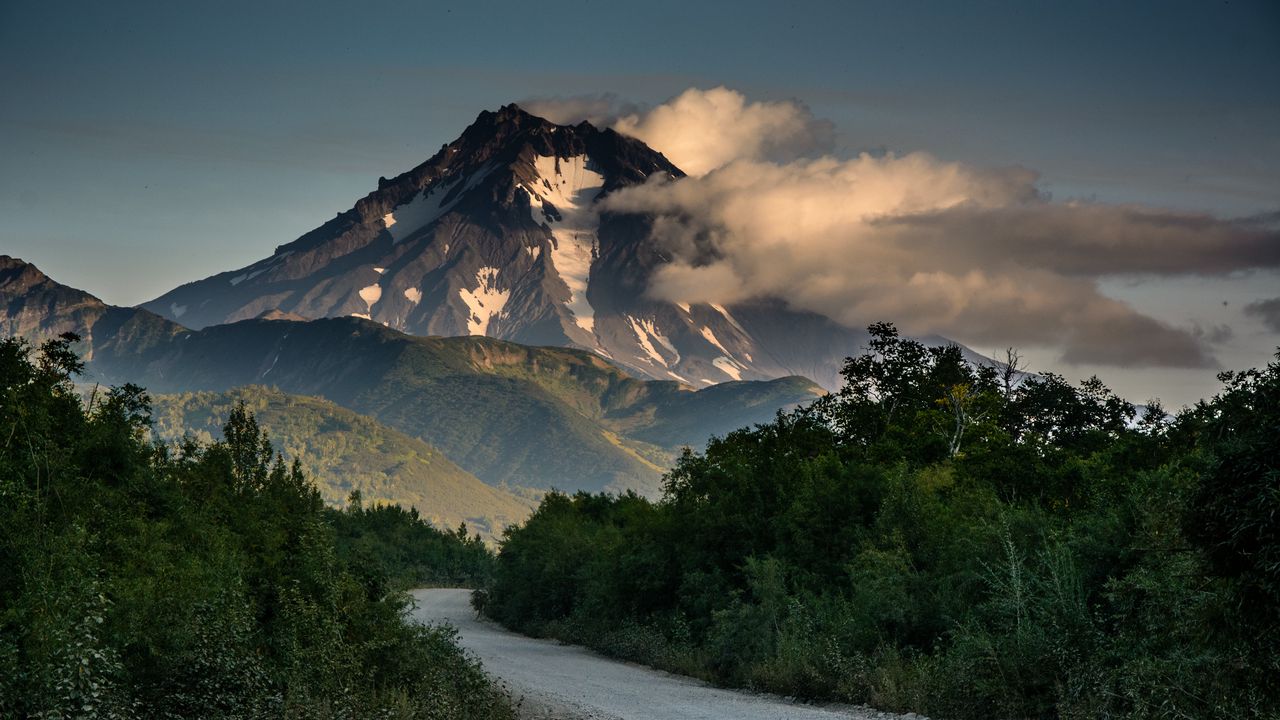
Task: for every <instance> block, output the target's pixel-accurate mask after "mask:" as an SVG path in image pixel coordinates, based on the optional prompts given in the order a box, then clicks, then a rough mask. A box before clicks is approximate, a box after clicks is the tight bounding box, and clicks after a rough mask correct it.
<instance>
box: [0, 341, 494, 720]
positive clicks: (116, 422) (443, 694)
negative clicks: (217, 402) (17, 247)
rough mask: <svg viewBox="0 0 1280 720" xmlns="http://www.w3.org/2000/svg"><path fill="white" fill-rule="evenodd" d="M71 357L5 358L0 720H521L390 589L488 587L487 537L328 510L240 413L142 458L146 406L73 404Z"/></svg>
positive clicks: (371, 511)
mask: <svg viewBox="0 0 1280 720" xmlns="http://www.w3.org/2000/svg"><path fill="white" fill-rule="evenodd" d="M73 341H74V337H71V336H68V337H64V338H63V339H61V340H55V341H51V342H48V343H46V344H45V345H43V346H42V348H41V350H40V351H39V352H33V351H32V349H31V348H30V347H29V346H28V345H27V344H26V343H25V342H24V341H22V340H17V339H9V340H4V341H0V717H15V718H18V717H21V718H188V717H202V718H261V717H287V718H442V719H443V718H459V719H463V718H468V719H469V718H509V717H512V716H513V713H512V710H511V708H510V707H509V705H508V703H507V700H506V698H505V697H504V696H503V695H502V694H501V693H500V692H499V691H498V690H497V689H496V688H495V687H494V686H492V685H491V684H490V682H489V680H488V679H487V678H486V677H485V675H484V674H483V673H482V672H481V670H480V668H479V666H478V664H477V663H476V662H474V661H473V660H471V659H469V658H468V657H466V656H465V655H464V654H463V653H462V651H461V650H460V649H459V648H458V647H457V645H456V644H455V643H454V638H453V635H452V633H451V631H449V630H446V629H440V628H425V627H421V626H417V625H414V624H412V623H410V622H408V621H407V619H406V617H405V610H406V608H407V604H408V598H407V596H406V595H405V594H403V593H402V592H400V591H399V588H402V587H404V586H405V585H407V584H409V583H413V582H420V581H423V580H424V579H425V580H432V581H437V582H440V581H448V582H470V581H477V580H479V579H481V578H483V577H484V576H485V574H486V573H487V572H488V571H487V570H486V567H487V564H488V563H489V562H491V561H490V560H489V559H488V557H489V556H488V554H487V553H486V552H485V550H484V548H483V547H482V546H481V544H480V542H479V540H477V539H475V538H474V537H467V534H466V532H465V531H464V530H459V531H457V532H440V531H437V530H434V529H433V528H430V527H429V526H428V525H426V523H424V522H422V521H421V519H420V518H418V517H417V515H416V513H413V512H406V511H403V510H401V509H399V508H364V507H362V506H361V505H360V504H356V506H354V507H352V508H350V509H348V510H346V511H341V512H340V511H335V510H327V509H325V507H324V505H323V503H322V502H321V498H320V495H319V493H318V492H317V490H316V488H315V486H314V485H312V484H311V483H310V482H309V481H308V479H307V478H306V476H305V475H304V473H303V470H302V468H301V467H300V466H299V465H298V464H297V463H296V462H295V463H294V464H293V465H291V466H290V465H287V464H286V463H285V462H284V460H283V459H282V458H281V456H280V455H278V454H277V453H276V452H275V451H274V450H273V448H272V446H271V443H270V441H269V440H268V438H267V436H266V434H265V433H264V432H263V431H262V430H261V429H260V428H259V427H258V425H257V422H256V420H255V419H254V416H253V415H252V414H251V413H249V412H247V411H246V410H245V409H244V408H243V406H240V407H238V408H236V409H234V410H233V411H232V412H231V413H230V417H229V418H228V420H227V423H226V426H225V427H224V429H223V439H222V440H219V441H217V442H211V443H199V442H196V441H194V440H187V441H185V442H183V443H180V444H178V445H176V446H165V445H158V444H151V443H149V442H148V441H147V440H146V438H147V436H148V427H149V424H150V406H149V405H150V403H149V398H148V396H147V394H146V393H145V392H144V391H143V390H142V389H141V388H139V387H136V386H131V385H125V386H123V387H119V388H115V389H112V390H109V391H106V392H103V393H99V394H97V395H96V396H95V397H94V398H92V399H91V401H90V402H88V403H87V404H86V403H85V402H83V401H82V399H81V397H80V396H79V395H78V394H77V392H76V389H75V387H74V386H73V378H74V376H75V375H76V373H77V372H78V371H79V369H80V368H81V367H82V366H81V363H80V361H79V359H78V358H77V357H76V356H75V354H74V353H73V352H72V351H71V349H70V348H71V346H72V342H73ZM410 555H412V558H409V557H408V556H410Z"/></svg>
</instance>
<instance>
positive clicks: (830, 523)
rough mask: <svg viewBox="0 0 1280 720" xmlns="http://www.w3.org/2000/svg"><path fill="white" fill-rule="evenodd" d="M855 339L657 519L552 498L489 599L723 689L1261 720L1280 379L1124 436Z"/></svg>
mask: <svg viewBox="0 0 1280 720" xmlns="http://www.w3.org/2000/svg"><path fill="white" fill-rule="evenodd" d="M870 329H871V332H872V335H873V338H874V340H873V342H872V343H871V347H870V351H869V352H867V353H866V354H864V355H862V356H860V357H856V358H851V359H850V360H849V361H848V362H847V364H846V367H845V368H844V377H845V381H846V385H845V387H844V389H843V390H842V391H841V392H840V393H838V394H834V395H832V396H829V397H827V398H826V399H824V400H822V401H820V402H818V403H817V404H815V405H814V406H813V407H811V408H807V409H805V410H802V411H798V412H794V413H791V414H787V415H780V416H779V417H778V418H777V419H776V421H775V422H773V423H771V424H768V425H764V426H758V427H756V428H754V429H748V430H741V431H738V432H734V433H732V434H730V435H728V436H727V437H725V438H723V439H717V440H713V441H712V442H711V443H710V444H709V445H708V446H707V447H706V449H705V451H704V452H702V453H701V454H689V453H687V454H685V456H684V457H683V458H682V459H681V460H680V462H679V464H678V466H677V467H676V468H675V469H674V470H673V471H672V472H671V473H670V474H669V475H668V476H667V477H666V479H665V487H664V491H665V492H664V496H663V499H662V500H661V501H660V502H657V503H652V502H649V501H647V500H645V499H642V498H639V497H636V496H634V495H625V496H622V497H609V496H591V495H586V494H578V495H575V496H572V497H568V496H565V495H560V494H553V495H550V496H548V497H547V498H546V499H545V501H544V502H543V503H542V505H541V507H540V508H538V510H537V512H536V513H534V515H533V516H532V517H531V518H530V519H529V520H528V521H527V522H526V523H525V524H524V525H523V526H522V527H519V528H516V529H513V530H510V531H508V534H507V537H506V539H505V542H504V543H503V545H502V549H501V553H500V556H499V562H498V569H497V572H496V575H495V578H494V582H493V584H492V585H491V587H490V588H489V589H488V591H487V592H485V593H483V594H481V595H479V596H478V598H477V600H478V602H482V603H484V607H485V609H486V612H488V613H489V614H491V615H492V616H493V617H495V618H497V619H498V620H500V621H501V622H503V623H504V624H507V625H509V626H512V627H515V628H518V629H520V630H523V631H526V632H531V633H534V634H545V635H551V636H555V637H559V638H562V639H566V640H569V641H572V642H578V643H584V644H587V645H591V646H593V647H595V648H598V649H600V650H603V651H605V652H607V653H611V654H614V655H617V656H621V657H625V658H629V659H634V660H638V661H641V662H645V663H649V664H654V665H657V666H661V667H664V668H668V669H672V670H675V671H679V672H684V673H688V674H692V675H696V676H701V677H704V678H707V679H710V680H713V681H716V682H719V683H725V684H731V685H740V686H747V687H752V688H757V689H761V690H768V691H774V692H779V693H785V694H791V695H797V696H800V697H804V698H815V699H834V700H840V701H849V702H854V703H870V704H872V705H875V706H877V707H880V708H885V709H891V710H899V711H906V710H912V711H916V712H922V713H927V714H930V715H933V716H936V717H944V718H990V717H1038V718H1053V717H1061V718H1097V717H1133V718H1156V717H1161V718H1164V717H1167V718H1174V717H1178V718H1228V717H1229V718H1242V717H1263V716H1276V714H1277V711H1278V708H1280V682H1277V678H1280V476H1278V470H1277V468H1278V465H1280V362H1277V363H1273V364H1272V365H1270V366H1269V367H1268V368H1266V369H1265V370H1263V371H1248V372H1241V373H1224V374H1223V375H1222V376H1221V379H1222V381H1223V382H1224V388H1223V390H1222V391H1221V393H1220V394H1219V395H1218V396H1217V397H1215V398H1214V399H1213V400H1210V401H1207V402H1201V403H1199V404H1197V405H1196V406H1195V407H1192V408H1190V409H1187V410H1185V411H1183V412H1182V413H1180V414H1179V415H1178V416H1177V417H1176V418H1170V417H1168V416H1167V415H1166V414H1165V412H1164V411H1163V410H1161V409H1160V408H1159V407H1151V408H1149V409H1148V410H1147V412H1146V413H1145V414H1144V415H1143V416H1142V417H1140V418H1139V417H1137V416H1136V411H1135V408H1134V407H1133V406H1132V405H1130V404H1128V403H1126V402H1124V401H1123V400H1121V399H1120V398H1119V397H1117V396H1116V395H1115V394H1113V393H1112V392H1111V391H1109V390H1108V389H1107V388H1106V387H1104V386H1103V385H1102V383H1100V382H1098V381H1097V380H1096V379H1092V380H1089V381H1087V382H1085V383H1083V384H1081V385H1079V386H1073V385H1071V384H1069V383H1067V382H1066V381H1065V380H1064V379H1063V378H1061V377H1058V376H1056V375H1051V374H1048V375H1024V374H1021V373H1019V372H1016V367H999V368H997V367H980V368H975V367H973V366H972V365H970V364H969V363H967V362H966V361H965V360H964V358H963V357H962V356H961V353H960V351H959V350H958V349H957V348H954V347H932V348H929V347H924V346H923V345H921V344H920V343H917V342H914V341H911V340H906V339H903V338H900V337H899V336H898V335H897V332H896V330H895V329H894V328H893V327H892V326H891V325H886V324H881V325H875V326H872V327H871V328H870ZM1011 358H1012V356H1011ZM1012 365H1016V363H1012Z"/></svg>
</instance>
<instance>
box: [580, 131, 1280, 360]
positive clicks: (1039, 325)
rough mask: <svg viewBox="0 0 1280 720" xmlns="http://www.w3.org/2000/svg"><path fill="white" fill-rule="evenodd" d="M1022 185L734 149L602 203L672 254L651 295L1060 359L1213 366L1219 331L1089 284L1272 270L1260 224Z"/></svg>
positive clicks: (924, 168)
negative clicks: (782, 306)
mask: <svg viewBox="0 0 1280 720" xmlns="http://www.w3.org/2000/svg"><path fill="white" fill-rule="evenodd" d="M659 147H661V146H659ZM757 154H758V153H756V152H754V151H753V152H749V153H747V155H748V156H750V155H757ZM1037 180H1038V178H1037V176H1036V174H1035V173H1034V172H1031V171H1029V170H1026V169H1024V168H1001V169H982V168H975V167H972V166H968V165H964V164H959V163H948V162H942V161H939V160H936V159H934V158H932V157H930V156H929V155H926V154H923V153H912V154H909V155H903V156H895V155H885V156H882V157H872V156H870V155H862V156H860V157H857V158H854V159H849V160H838V159H833V158H819V159H808V160H797V161H793V162H787V163H778V162H767V161H761V160H759V159H739V160H735V161H732V162H730V163H729V164H727V165H725V166H723V167H720V168H719V169H715V170H712V171H710V172H708V173H707V174H705V175H703V176H700V177H689V178H683V179H679V180H674V181H672V180H655V181H653V182H650V183H648V184H645V185H643V186H638V187H632V188H626V189H623V190H620V191H618V192H615V193H614V194H613V195H612V196H610V197H609V198H607V199H606V200H605V201H604V202H605V207H606V209H608V210H611V211H614V212H626V213H643V214H647V215H651V216H653V218H654V226H653V227H654V229H653V237H654V239H655V240H656V241H657V242H659V243H661V244H663V246H664V247H665V249H666V250H667V251H668V252H669V253H670V254H671V256H672V257H673V258H674V260H673V262H672V263H670V264H668V265H666V266H663V267H661V268H659V269H658V270H657V271H656V273H655V275H654V276H653V278H652V281H651V287H650V293H651V294H652V295H654V296H655V297H659V298H663V299H667V300H672V301H679V302H720V303H727V302H734V301H739V300H744V299H747V298H752V297H780V298H784V299H786V300H787V301H788V302H789V303H790V304H791V305H792V306H794V307H797V308H800V309H805V310H812V311H816V312H820V313H823V314H825V315H828V316H830V317H832V318H834V319H836V320H838V321H840V322H843V323H846V324H849V325H852V326H859V325H865V324H866V323H868V322H872V321H876V320H882V319H885V320H892V321H894V322H896V323H898V324H899V325H900V326H902V327H903V328H904V329H906V330H907V331H909V332H912V333H916V334H928V333H940V334H943V335H951V336H952V337H959V338H962V339H964V340H966V341H968V342H975V343H977V342H981V343H989V344H993V345H1004V344H1009V343H1013V344H1029V345H1036V346H1048V347H1058V348H1060V349H1061V351H1062V357H1063V359H1064V360H1065V361H1068V362H1072V363H1095V364H1104V365H1115V366H1162V367H1196V368H1198V367H1211V366H1214V365H1215V364H1216V361H1215V360H1214V358H1213V357H1212V355H1211V354H1210V352H1209V351H1208V349H1207V347H1206V343H1207V342H1211V341H1213V339H1214V338H1215V337H1219V336H1220V335H1221V333H1209V334H1206V333H1205V332H1204V331H1203V330H1198V329H1195V328H1178V327H1173V326H1170V325H1168V324H1166V323H1162V322H1160V321H1158V320H1155V319H1153V318H1151V317H1148V316H1145V315H1143V314H1141V313H1139V312H1138V311H1136V310H1135V309H1134V308H1133V307H1131V306H1129V305H1127V304H1125V303H1123V302H1120V301H1118V300H1115V299H1113V298H1109V297H1106V296H1104V295H1103V294H1102V293H1101V292H1100V291H1099V289H1098V280H1099V279H1101V278H1103V277H1107V276H1113V275H1144V274H1145V275H1184V274H1215V273H1228V272H1233V271H1238V270H1246V269H1250V268H1257V267H1277V266H1280V232H1278V231H1277V222H1276V218H1274V217H1266V218H1255V219H1252V220H1237V221H1231V220H1221V219H1217V218H1214V217H1212V216H1207V215H1196V214H1187V213H1174V212H1167V211H1161V210H1156V209H1152V208H1143V207H1133V206H1111V205H1101V204H1082V203H1054V202H1052V201H1051V200H1050V199H1049V198H1047V197H1046V196H1045V195H1044V194H1043V193H1042V192H1041V191H1040V190H1039V189H1038V187H1037Z"/></svg>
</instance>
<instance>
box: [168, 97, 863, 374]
mask: <svg viewBox="0 0 1280 720" xmlns="http://www.w3.org/2000/svg"><path fill="white" fill-rule="evenodd" d="M683 175H684V173H683V172H682V171H681V170H680V169H679V168H677V167H676V166H674V165H673V164H671V163H670V162H669V161H668V160H667V159H666V158H665V157H663V155H662V154H661V153H658V152H656V151H655V150H653V149H651V148H649V147H648V146H646V145H645V144H644V143H642V142H640V141H638V140H635V139H633V138H629V137H626V136H623V135H620V134H618V133H616V132H614V131H613V130H607V129H606V130H600V129H597V128H596V127H594V126H592V125H591V124H589V123H585V122H584V123H581V124H578V125H573V126H567V125H556V124H553V123H551V122H548V121H547V120H544V119H542V118H539V117H536V116H533V115H530V114H528V113H526V112H524V111H523V110H521V109H520V108H519V107H517V106H515V105H508V106H506V107H503V108H502V109H500V110H499V111H497V112H483V113H481V114H480V116H479V117H478V118H477V119H476V121H475V122H474V123H473V124H472V125H471V126H470V127H468V128H467V129H466V130H465V131H464V132H463V133H462V135H461V137H459V138H458V139H457V140H455V141H454V142H452V143H449V144H448V145H445V146H444V147H442V148H441V149H440V152H438V153H437V154H436V155H435V156H434V157H432V158H431V159H429V160H427V161H426V162H424V163H422V164H421V165H418V166H417V167H415V168H413V169H412V170H410V171H408V172H406V173H404V174H401V175H399V176H397V177H395V178H392V179H390V180H386V179H381V180H380V181H379V182H378V187H377V189H376V190H375V191H373V192H371V193H370V194H368V195H367V196H365V197H364V198H362V199H360V200H359V201H357V202H356V203H355V205H354V207H352V208H351V209H349V210H346V211H344V212H340V213H338V214H337V216H336V217H334V218H333V219H332V220H329V221H328V222H326V223H324V224H323V225H321V226H319V227H318V228H316V229H315V230H312V231H311V232H309V233H307V234H305V235H303V236H302V237H300V238H298V239H297V240H295V241H293V242H291V243H288V244H286V245H281V246H280V247H278V248H276V250H275V252H274V254H272V255H271V256H270V257H267V258H265V259H263V260H261V261H258V262H255V263H253V264H252V265H249V266H247V267H244V268H240V269H238V270H231V271H228V272H224V273H219V274H217V275H214V276H212V277H210V278H207V279H204V280H200V281H198V282H193V283H190V284H187V285H183V286H181V287H179V288H177V289H175V290H172V291H170V292H168V293H166V294H164V295H162V296H161V297H159V298H157V299H155V300H153V301H151V302H148V303H145V304H144V305H143V307H144V308H146V309H149V310H151V311H153V312H155V313H157V314H159V315H161V316H164V317H166V318H168V319H169V320H172V321H174V322H180V323H182V324H183V325H185V326H187V327H191V328H195V329H201V328H205V327H208V326H210V325H218V324H226V323H233V322H237V321H241V320H249V319H253V318H258V317H261V316H263V314H264V313H285V314H288V317H291V318H294V319H303V318H307V319H314V318H326V317H329V318H332V317H353V316H355V317H362V318H367V319H370V320H372V321H374V322H376V323H379V324H381V325H384V326H386V327H388V328H391V329H394V330H399V331H402V332H405V333H408V334H412V335H419V336H434V335H440V336H468V335H470V336H487V337H493V338H497V339H502V340H509V341H512V342H516V343H521V344H525V345H538V346H558V347H570V348H578V349H583V350H589V351H591V352H593V353H596V354H598V355H600V356H602V357H604V358H607V359H609V360H610V361H611V362H613V363H614V364H616V365H618V366H619V367H621V368H624V369H625V370H627V371H628V372H629V373H631V374H633V375H635V376H636V377H640V378H649V379H656V380H674V381H677V382H681V383H684V384H687V385H691V386H693V387H706V386H710V385H714V384H718V383H721V382H726V381H733V380H771V379H775V378H780V377H786V376H792V375H803V376H806V377H809V378H812V379H814V380H816V381H817V382H819V383H820V384H822V385H823V386H824V387H826V388H828V389H834V388H835V387H836V386H837V385H838V382H839V379H838V372H839V369H840V366H841V364H842V362H843V360H844V358H845V357H847V356H849V355H852V354H855V353H856V352H857V351H858V350H860V349H861V347H862V346H863V345H864V344H865V340H866V334H865V333H864V332H863V331H861V330H854V329H851V328H848V327H845V326H843V325H840V324H838V323H836V322H834V321H832V320H830V319H828V318H825V317H823V316H820V315H815V314H812V313H807V312H796V311H793V310H790V309H788V308H787V307H786V305H785V303H783V302H781V301H777V300H760V301H753V302H746V303H739V304H735V305H730V306H723V305H709V304H695V305H688V304H676V303H671V302H663V301H659V300H655V299H653V298H651V297H649V296H648V295H647V294H646V290H647V288H648V286H649V279H650V276H651V275H652V274H653V273H654V272H655V270H656V269H657V268H659V267H661V266H662V265H663V264H664V263H666V262H668V261H669V257H668V256H667V255H666V253H665V252H664V251H663V249H662V247H661V244H660V243H659V242H658V241H656V240H655V239H654V238H653V237H652V236H651V232H650V231H651V229H652V228H651V222H650V219H649V218H647V217H645V216H641V215H631V214H618V213H612V212H600V211H599V210H598V203H599V200H600V199H601V198H602V197H604V196H606V195H608V194H609V193H611V192H614V191H615V190H617V189H619V188H622V187H626V186H630V185H636V184H639V183H643V182H646V181H647V180H648V179H650V178H652V177H655V176H659V177H666V178H678V177H681V176H683ZM878 319H880V318H873V320H878Z"/></svg>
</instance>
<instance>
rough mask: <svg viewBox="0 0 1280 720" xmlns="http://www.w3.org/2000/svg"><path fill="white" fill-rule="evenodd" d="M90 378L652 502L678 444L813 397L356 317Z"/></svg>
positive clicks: (161, 356)
mask: <svg viewBox="0 0 1280 720" xmlns="http://www.w3.org/2000/svg"><path fill="white" fill-rule="evenodd" d="M93 369H94V370H96V371H97V372H98V374H99V376H100V377H103V378H104V379H107V380H109V381H114V382H120V381H123V380H128V381H132V382H137V383H139V384H142V385H145V386H147V387H149V388H152V389H153V390H155V391H156V392H189V391H217V392H222V391H226V390H229V389H231V388H234V387H239V386H244V385H252V384H257V385H271V386H275V387H278V388H279V389H281V390H282V391H284V392H286V393H290V394H297V395H309V396H318V397H323V398H325V399H326V400H329V401H331V402H333V403H336V404H338V405H341V406H343V407H345V408H347V409H350V410H354V411H356V412H358V413H362V414H366V415H370V416H372V417H374V418H375V419H377V420H378V421H379V422H381V423H383V424H385V425H387V426H389V427H391V428H394V429H395V430H398V431H400V432H402V433H405V434H406V435H408V436H411V437H414V438H417V439H420V440H422V441H424V442H426V443H428V444H430V445H432V446H434V447H436V448H439V449H440V451H441V452H443V453H444V454H445V455H446V456H447V457H448V458H450V459H451V460H453V461H454V462H456V463H457V464H458V465H459V466H461V467H462V468H465V469H466V470H467V471H468V472H470V473H472V474H474V475H475V476H476V477H478V478H480V479H481V480H483V481H485V482H486V483H488V484H490V485H499V486H501V485H504V484H510V485H518V486H524V487H536V488H559V489H564V490H577V489H590V490H602V489H606V490H621V489H624V488H632V489H637V490H639V491H641V492H643V493H649V494H652V493H654V492H656V488H657V485H658V481H659V479H660V478H661V476H662V473H663V472H664V471H665V470H666V468H667V467H669V465H670V463H671V461H672V460H673V459H674V457H675V456H676V453H677V452H678V450H679V448H680V447H681V446H684V445H699V444H701V443H703V442H705V440H706V439H707V437H708V436H710V435H712V434H724V433H726V432H728V431H730V430H732V429H735V428H738V427H742V426H746V425H751V424H753V423H758V422H766V421H768V420H770V419H771V418H772V417H773V415H774V413H775V412H776V411H777V410H778V409H779V408H783V407H789V406H792V405H794V404H796V403H800V402H805V401H807V400H811V399H813V398H814V397H816V396H817V395H818V394H819V393H820V391H819V390H818V388H817V386H816V385H814V384H813V383H811V382H809V381H807V380H804V379H803V378H784V379H782V380H777V381H772V382H742V383H727V384H725V385H722V386H715V387H713V388H708V389H705V390H701V391H697V392H695V391H694V390H693V389H692V388H689V387H687V386H683V385H679V384H677V383H673V382H652V381H650V382H646V381H640V380H636V379H635V378H632V377H630V376H628V375H627V374H626V373H624V372H623V371H622V370H620V369H618V368H617V367H615V366H613V365H611V364H609V363H608V362H606V361H605V360H603V359H602V358H600V357H597V356H595V355H592V354H591V353H588V352H583V351H578V350H567V349H563V348H543V347H528V346H524V345H518V344H516V343H509V342H503V341H500V340H494V339H492V338H486V337H454V338H439V337H430V338H421V337H413V336H409V335H405V334H403V333H399V332H396V331H394V330H389V329H387V328H385V327H382V326H381V325H378V324H376V323H371V322H368V321H365V320H360V319H356V318H337V319H328V320H315V321H312V322H292V321H285V320H248V321H244V322H239V323H233V324H231V325H220V326H215V327H211V328H206V329H204V330H201V331H199V332H188V333H183V334H181V335H178V336H176V337H174V339H173V340H172V341H170V342H168V343H167V344H165V345H164V346H163V347H152V348H151V349H149V350H147V351H144V352H140V353H137V354H135V355H133V356H127V355H113V356H111V357H103V358H100V359H99V360H98V361H97V362H95V363H94V364H93Z"/></svg>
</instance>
